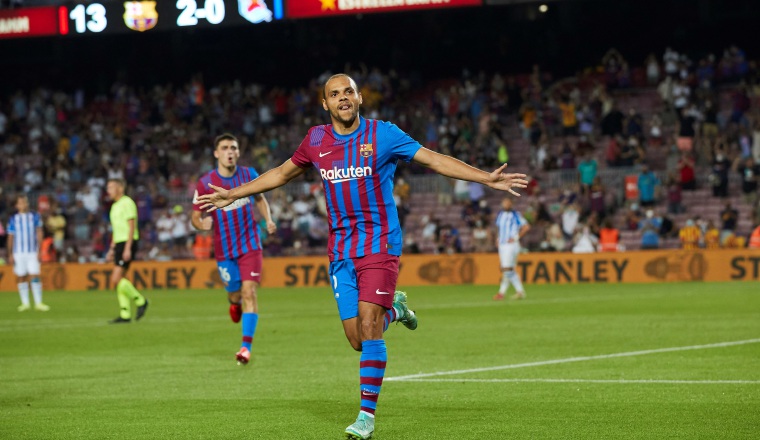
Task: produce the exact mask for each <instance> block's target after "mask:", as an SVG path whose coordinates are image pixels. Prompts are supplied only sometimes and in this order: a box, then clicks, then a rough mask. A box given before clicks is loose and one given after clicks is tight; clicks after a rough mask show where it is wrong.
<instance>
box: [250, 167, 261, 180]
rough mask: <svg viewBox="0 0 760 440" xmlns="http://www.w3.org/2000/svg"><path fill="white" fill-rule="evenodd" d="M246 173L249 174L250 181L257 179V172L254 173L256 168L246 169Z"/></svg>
mask: <svg viewBox="0 0 760 440" xmlns="http://www.w3.org/2000/svg"><path fill="white" fill-rule="evenodd" d="M248 171H249V172H250V173H251V180H253V179H256V178H257V177H259V172H258V171H256V168H254V167H248Z"/></svg>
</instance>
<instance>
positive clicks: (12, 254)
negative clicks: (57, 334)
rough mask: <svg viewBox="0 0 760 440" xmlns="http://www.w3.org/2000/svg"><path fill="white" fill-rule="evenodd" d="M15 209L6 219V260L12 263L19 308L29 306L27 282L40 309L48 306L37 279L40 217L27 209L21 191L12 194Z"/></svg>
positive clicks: (27, 202) (37, 307)
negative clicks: (7, 220) (17, 194)
mask: <svg viewBox="0 0 760 440" xmlns="http://www.w3.org/2000/svg"><path fill="white" fill-rule="evenodd" d="M16 210H17V211H18V212H17V213H16V214H14V215H13V216H12V217H11V218H10V221H9V222H8V228H7V230H8V263H9V264H11V265H13V273H15V274H16V285H17V286H18V294H19V296H20V297H21V305H20V306H18V311H19V312H24V311H27V310H29V309H30V308H31V305H30V303H29V286H30V285H31V287H32V296H33V297H34V309H35V310H39V311H41V312H47V311H48V310H50V307H48V306H47V305H46V304H45V303H43V302H42V282H41V281H40V257H39V254H40V244H42V220H41V219H40V215H39V214H38V213H36V212H30V211H29V199H28V198H27V197H26V196H25V195H20V196H18V197H17V198H16Z"/></svg>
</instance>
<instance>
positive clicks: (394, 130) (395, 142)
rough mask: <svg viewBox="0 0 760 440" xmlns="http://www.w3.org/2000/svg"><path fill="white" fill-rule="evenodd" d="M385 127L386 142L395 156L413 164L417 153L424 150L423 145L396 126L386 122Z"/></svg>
mask: <svg viewBox="0 0 760 440" xmlns="http://www.w3.org/2000/svg"><path fill="white" fill-rule="evenodd" d="M383 127H384V129H385V130H384V131H385V136H384V137H385V140H386V141H387V142H388V143H389V144H390V146H391V151H392V154H393V156H395V157H397V158H399V159H401V160H403V161H404V162H411V160H412V158H414V155H415V154H417V151H419V149H420V148H422V145H420V143H419V142H417V141H415V140H414V139H412V137H411V136H409V135H408V134H406V133H405V132H404V131H403V130H401V129H400V128H398V126H396V124H392V123H390V122H386V123H384V124H383Z"/></svg>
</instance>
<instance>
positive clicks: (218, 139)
mask: <svg viewBox="0 0 760 440" xmlns="http://www.w3.org/2000/svg"><path fill="white" fill-rule="evenodd" d="M221 141H235V142H237V143H238V145H240V141H239V140H238V138H236V137H235V135H233V134H232V133H222V134H220V135H219V136H217V137H215V138H214V150H216V147H218V146H219V142H221Z"/></svg>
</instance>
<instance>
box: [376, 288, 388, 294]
mask: <svg viewBox="0 0 760 440" xmlns="http://www.w3.org/2000/svg"><path fill="white" fill-rule="evenodd" d="M375 293H377V294H378V295H390V293H388V292H381V291H380V289H377V290H375Z"/></svg>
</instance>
